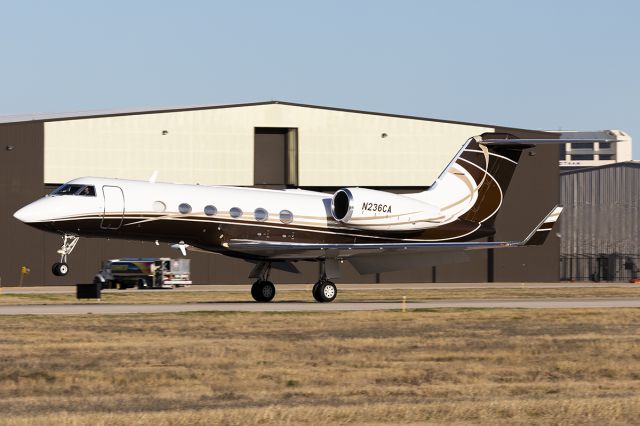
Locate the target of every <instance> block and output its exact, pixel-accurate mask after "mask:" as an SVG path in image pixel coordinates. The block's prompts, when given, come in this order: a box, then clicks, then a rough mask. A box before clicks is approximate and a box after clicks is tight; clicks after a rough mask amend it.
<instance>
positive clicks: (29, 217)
mask: <svg viewBox="0 0 640 426" xmlns="http://www.w3.org/2000/svg"><path fill="white" fill-rule="evenodd" d="M36 213H37V209H36V208H35V207H34V206H33V203H32V204H28V205H26V206H24V207H23V208H21V209H20V210H18V211H16V212H15V213H14V214H13V217H15V218H16V219H18V220H19V221H20V222H24V223H30V222H35V221H37V220H38V218H37V214H36Z"/></svg>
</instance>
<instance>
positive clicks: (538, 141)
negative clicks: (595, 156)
mask: <svg viewBox="0 0 640 426" xmlns="http://www.w3.org/2000/svg"><path fill="white" fill-rule="evenodd" d="M567 142H568V143H580V142H586V143H593V142H618V140H617V139H602V138H601V139H480V140H478V143H481V144H483V145H557V144H561V143H567Z"/></svg>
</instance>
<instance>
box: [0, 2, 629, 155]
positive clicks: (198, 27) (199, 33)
mask: <svg viewBox="0 0 640 426" xmlns="http://www.w3.org/2000/svg"><path fill="white" fill-rule="evenodd" d="M0 46H1V50H0V76H1V79H0V82H1V84H2V86H1V87H2V88H1V91H0V115H14V114H23V113H39V112H73V111H85V110H104V109H120V108H126V109H129V108H138V107H144V108H147V107H172V106H188V105H196V104H224V103H240V102H252V101H265V100H283V101H291V102H301V103H310V104H318V105H326V106H336V107H345V108H355V109H364V110H372V111H380V112H388V113H397V114H410V115H419V116H425V117H433V118H442V119H451V120H461V121H471V122H479V123H491V124H500V125H505V126H514V127H524V128H531V129H550V130H556V129H574V130H600V129H621V130H624V131H626V132H628V133H630V134H631V135H632V136H633V137H635V141H634V158H635V159H640V108H639V106H638V105H639V102H638V101H639V97H640V73H639V68H640V2H638V1H615V0H609V1H604V0H602V1H597V2H596V1H585V0H583V1H562V0H554V1H549V0H536V1H527V2H525V1H516V0H513V1H506V0H505V1H493V0H485V1H439V2H435V1H426V0H424V1H401V0H396V1H389V0H387V1H376V0H368V1H360V0H342V1H334V0H322V1H316V2H312V1H300V0H298V1H279V0H270V1H258V0H256V1H249V0H246V1H213V0H210V1H188V0H183V1H180V2H178V1H169V0H154V1H148V0H128V1H123V0H109V1H98V0H94V1H87V0H83V1H70V0H57V1H34V0H21V1H17V0H14V1H5V0H0Z"/></svg>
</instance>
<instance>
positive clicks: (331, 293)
mask: <svg viewBox="0 0 640 426" xmlns="http://www.w3.org/2000/svg"><path fill="white" fill-rule="evenodd" d="M337 295H338V289H337V288H336V285H335V284H334V283H332V282H331V281H318V282H317V283H316V284H315V285H314V286H313V298H314V299H316V301H317V302H320V303H328V302H333V301H334V300H335V299H336V296H337Z"/></svg>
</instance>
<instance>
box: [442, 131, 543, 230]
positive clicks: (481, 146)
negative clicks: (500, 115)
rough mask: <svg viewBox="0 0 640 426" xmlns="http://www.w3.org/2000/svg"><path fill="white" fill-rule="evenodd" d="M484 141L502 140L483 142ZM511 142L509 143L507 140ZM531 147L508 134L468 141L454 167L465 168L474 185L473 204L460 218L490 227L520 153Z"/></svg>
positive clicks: (490, 134)
mask: <svg viewBox="0 0 640 426" xmlns="http://www.w3.org/2000/svg"><path fill="white" fill-rule="evenodd" d="M485 139H490V140H492V141H496V140H499V141H502V143H500V144H490V143H483V141H484V140H485ZM511 140H513V141H514V142H512V143H510V142H509V141H511ZM532 146H533V145H530V144H526V143H518V140H517V138H516V137H515V136H513V135H510V134H499V133H485V134H483V135H481V136H480V137H475V138H472V139H470V140H469V141H468V143H467V145H466V146H465V147H464V148H463V149H462V150H461V152H460V153H459V155H458V157H457V159H456V160H455V164H456V165H457V166H459V167H462V168H463V169H465V170H466V171H467V172H468V173H469V174H470V175H471V176H472V177H473V178H474V180H475V181H476V182H477V188H476V190H477V193H478V194H477V198H476V202H475V203H474V205H473V206H472V207H471V209H469V210H468V211H467V212H466V213H464V214H463V215H462V216H460V219H463V220H468V221H471V222H476V223H483V224H485V225H492V224H493V222H494V221H495V217H496V213H497V212H498V210H499V209H500V207H501V206H502V202H503V200H504V196H505V194H506V192H507V189H508V188H509V183H510V182H511V179H512V178H513V174H514V173H515V171H516V167H517V165H518V161H519V160H520V156H521V154H522V151H524V150H525V149H528V148H531V147H532Z"/></svg>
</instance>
